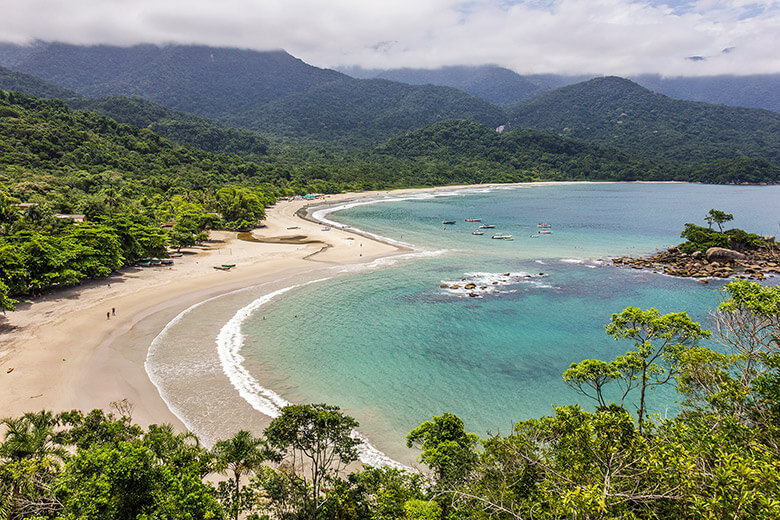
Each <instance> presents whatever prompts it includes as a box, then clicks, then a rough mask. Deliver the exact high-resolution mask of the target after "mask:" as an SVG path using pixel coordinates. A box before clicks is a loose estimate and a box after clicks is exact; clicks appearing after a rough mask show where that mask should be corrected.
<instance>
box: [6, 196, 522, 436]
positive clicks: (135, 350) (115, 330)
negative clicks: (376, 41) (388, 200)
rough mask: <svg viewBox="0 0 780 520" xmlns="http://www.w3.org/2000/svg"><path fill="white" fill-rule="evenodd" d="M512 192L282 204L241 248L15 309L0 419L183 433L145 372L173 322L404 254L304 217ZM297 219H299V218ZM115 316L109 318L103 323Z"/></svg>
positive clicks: (207, 246)
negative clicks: (333, 270)
mask: <svg viewBox="0 0 780 520" xmlns="http://www.w3.org/2000/svg"><path fill="white" fill-rule="evenodd" d="M522 184H529V185H533V184H535V183H522ZM517 185H518V184H491V185H457V186H446V187H434V188H419V189H402V190H392V191H369V192H359V193H341V194H336V195H329V196H327V197H326V198H324V199H319V200H316V201H309V200H294V201H279V202H277V203H276V204H275V205H274V206H272V207H269V208H267V214H266V219H265V221H264V226H263V227H260V228H256V229H254V230H253V231H252V236H253V237H254V238H257V239H259V240H258V241H246V240H240V239H239V238H237V233H234V232H225V231H216V232H212V233H211V234H210V239H209V241H207V242H206V243H204V244H202V245H201V246H199V247H195V248H187V249H184V250H183V252H184V253H185V254H184V256H183V257H181V258H177V259H175V261H174V264H173V266H170V267H151V268H141V267H124V268H122V269H121V270H119V271H117V272H115V273H113V274H112V275H110V276H108V277H106V278H102V279H95V280H85V281H83V282H82V283H81V284H80V285H78V286H75V287H70V288H65V289H61V290H56V291H52V292H50V293H48V294H46V295H45V297H44V298H43V299H41V300H35V301H33V302H31V303H25V302H24V301H22V302H20V304H19V305H18V306H17V310H16V311H13V312H8V313H7V315H6V316H5V317H4V318H0V340H1V341H2V344H1V346H0V367H2V368H1V369H0V370H1V371H0V377H2V384H0V403H2V405H0V406H1V407H0V417H16V416H20V415H22V414H24V413H27V412H32V411H38V410H41V409H45V410H50V411H53V412H60V411H67V410H72V409H79V410H82V411H83V412H89V411H90V410H92V409H94V408H100V409H103V410H109V409H110V407H111V403H112V402H118V401H121V400H123V399H127V400H129V401H130V402H131V403H132V405H133V414H132V419H133V421H134V422H136V423H138V424H140V425H141V426H144V427H146V426H148V425H149V424H160V423H170V424H172V425H173V426H174V428H175V429H176V430H177V431H186V429H187V428H186V426H185V424H184V423H183V422H182V421H181V420H180V419H179V418H178V417H177V416H176V414H175V413H174V412H173V411H172V410H171V409H170V408H169V407H168V404H167V403H166V402H165V400H164V399H163V397H162V396H161V395H160V393H159V391H158V388H157V387H156V386H155V384H154V383H153V382H152V380H151V378H150V377H149V374H148V373H147V371H146V368H145V362H146V358H147V353H148V350H149V348H150V346H151V344H152V341H153V340H154V339H155V338H156V337H157V336H158V335H159V334H160V333H161V332H162V331H163V329H165V327H166V326H167V325H168V324H169V323H170V322H171V321H172V320H173V319H174V318H175V317H176V316H178V315H179V314H180V313H182V312H183V311H185V310H186V309H188V308H190V307H192V306H194V305H196V304H198V303H200V302H203V301H205V300H208V299H210V298H214V297H218V296H220V295H225V294H228V293H230V292H233V291H236V290H237V289H240V288H243V287H246V286H248V285H252V286H257V285H261V284H263V283H270V282H272V281H274V280H278V279H280V278H284V279H292V280H306V279H307V273H314V272H315V271H317V270H318V269H320V268H322V267H323V266H340V265H343V266H346V265H359V264H370V263H371V262H373V261H375V260H377V259H380V258H385V257H389V256H394V255H398V254H403V253H405V252H407V251H408V249H407V248H405V247H404V246H403V245H400V244H393V243H390V242H386V241H382V240H380V239H378V238H379V237H375V236H371V235H370V234H366V233H361V232H359V230H353V229H344V228H342V227H332V228H331V229H329V230H327V231H325V230H323V229H322V227H323V224H321V223H319V222H318V221H317V220H315V219H314V218H313V217H312V216H311V215H310V214H309V209H308V208H311V207H319V206H325V205H328V206H330V205H335V204H343V203H347V202H349V201H354V200H357V199H366V198H369V197H378V196H392V197H395V196H401V195H415V194H421V193H439V192H452V191H458V190H463V189H479V188H482V189H495V188H501V187H506V188H509V187H513V186H517ZM302 210H303V211H306V217H302V216H301V215H299V212H300V211H302ZM295 235H305V236H306V240H302V241H300V243H298V242H295V241H285V240H282V241H276V240H272V241H264V240H263V239H267V238H279V237H282V238H284V237H289V236H295ZM356 237H360V239H361V242H362V246H361V247H360V248H359V249H358V248H356V247H352V246H354V245H355V242H356V240H355V238H356ZM223 263H231V264H232V263H235V264H237V265H236V267H235V268H233V269H231V270H230V271H229V272H223V271H218V270H215V269H213V267H214V266H218V265H221V264H223ZM309 276H310V275H309ZM112 309H116V314H115V315H111V316H110V317H108V318H107V317H104V315H105V314H106V313H110V312H111V310H112ZM9 369H13V370H11V371H10V372H9Z"/></svg>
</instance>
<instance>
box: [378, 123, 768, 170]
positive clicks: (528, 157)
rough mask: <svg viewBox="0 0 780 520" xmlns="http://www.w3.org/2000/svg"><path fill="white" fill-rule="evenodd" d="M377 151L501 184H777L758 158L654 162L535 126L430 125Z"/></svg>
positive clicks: (396, 138)
mask: <svg viewBox="0 0 780 520" xmlns="http://www.w3.org/2000/svg"><path fill="white" fill-rule="evenodd" d="M376 152H377V153H378V154H380V155H382V154H384V155H388V156H392V157H393V158H395V159H406V160H411V161H414V162H416V163H418V164H420V165H428V168H427V169H428V170H430V169H436V170H437V174H438V175H440V176H441V175H444V173H443V172H447V171H449V172H457V173H456V174H457V175H458V176H459V177H460V178H464V177H465V178H471V179H472V181H471V182H489V181H486V180H484V172H490V177H491V178H492V179H500V180H501V182H511V181H517V180H541V179H549V180H614V181H633V180H678V181H692V182H707V183H723V184H726V183H732V184H739V183H745V182H747V183H759V182H772V183H776V182H780V166H777V165H774V164H771V163H769V162H768V161H766V160H763V159H750V158H737V159H724V160H719V161H713V162H707V163H686V162H672V161H659V160H655V159H649V158H647V157H643V156H641V155H638V154H630V153H626V152H623V151H620V150H617V149H615V148H611V147H605V146H599V145H594V144H590V143H586V142H583V141H579V140H574V139H569V138H566V137H561V136H558V135H554V134H550V133H547V132H540V131H537V130H528V129H521V130H511V131H507V132H503V133H498V132H496V131H494V130H493V129H491V128H488V127H485V126H483V125H480V124H478V123H474V122H471V121H443V122H440V123H436V124H433V125H429V126H427V127H425V128H422V129H419V130H415V131H414V132H410V133H408V134H405V135H401V136H397V137H395V138H393V139H390V140H389V141H388V142H387V143H386V144H384V145H382V146H381V147H379V148H377V150H376ZM423 171H425V170H424V169H423ZM469 175H471V177H469ZM493 182H496V181H495V180H494V181H493Z"/></svg>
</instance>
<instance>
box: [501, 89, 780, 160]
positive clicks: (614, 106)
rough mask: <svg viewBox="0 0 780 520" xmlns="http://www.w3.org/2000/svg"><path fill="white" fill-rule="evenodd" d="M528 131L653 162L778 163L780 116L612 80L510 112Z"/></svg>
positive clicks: (518, 125) (513, 124)
mask: <svg viewBox="0 0 780 520" xmlns="http://www.w3.org/2000/svg"><path fill="white" fill-rule="evenodd" d="M508 127H509V128H534V129H537V130H544V131H549V132H554V133H557V134H560V135H562V136H565V137H571V138H575V139H582V140H584V141H587V142H591V143H595V144H601V145H607V146H613V147H616V148H619V149H621V150H625V151H627V152H630V153H637V154H643V155H647V156H650V157H654V158H656V159H660V160H673V161H683V162H710V161H714V160H717V159H730V158H737V157H759V158H763V159H766V160H769V161H771V162H772V163H773V164H776V165H777V164H780V114H776V113H774V112H770V111H768V110H759V109H753V108H738V107H727V106H723V105H712V104H708V103H699V102H692V101H682V100H675V99H671V98H669V97H667V96H664V95H662V94H656V93H654V92H651V91H650V90H648V89H645V88H643V87H641V86H639V85H637V84H636V83H634V82H632V81H629V80H626V79H622V78H617V77H606V78H597V79H593V80H590V81H586V82H583V83H578V84H575V85H570V86H567V87H563V88H560V89H558V90H555V91H553V92H550V93H547V94H544V95H542V96H539V97H537V98H534V99H533V100H530V101H528V102H526V103H523V104H521V105H520V106H518V107H517V108H515V109H513V110H511V111H510V117H509V124H508Z"/></svg>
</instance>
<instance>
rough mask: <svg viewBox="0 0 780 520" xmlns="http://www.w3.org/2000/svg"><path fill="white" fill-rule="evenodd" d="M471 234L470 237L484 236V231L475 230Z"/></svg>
mask: <svg viewBox="0 0 780 520" xmlns="http://www.w3.org/2000/svg"><path fill="white" fill-rule="evenodd" d="M471 234H472V235H484V234H485V232H484V231H480V230H476V231H472V232H471Z"/></svg>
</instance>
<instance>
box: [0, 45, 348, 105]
mask: <svg viewBox="0 0 780 520" xmlns="http://www.w3.org/2000/svg"><path fill="white" fill-rule="evenodd" d="M0 64H2V65H3V66H5V67H8V68H12V69H14V70H18V71H21V72H26V73H28V74H32V75H34V76H37V77H39V78H43V79H45V80H47V81H50V82H53V83H56V84H57V85H61V86H63V87H66V88H69V89H71V90H74V91H76V92H78V93H79V94H81V95H84V96H139V97H142V98H144V99H148V100H150V101H154V102H157V103H160V104H162V105H164V106H166V107H168V108H172V109H174V110H182V111H184V112H188V113H191V114H197V115H200V116H203V117H208V118H211V119H216V120H219V118H220V117H222V116H225V115H229V114H240V113H242V112H244V111H246V110H250V109H252V108H254V107H256V106H259V105H262V104H265V103H268V102H269V101H272V100H274V99H278V98H280V97H284V96H287V95H290V94H294V93H296V92H303V91H306V90H308V89H309V88H312V87H314V86H316V85H321V84H323V83H328V82H331V81H335V80H338V79H342V78H344V77H345V76H344V75H343V74H340V73H338V72H335V71H332V70H324V69H318V68H316V67H312V66H311V65H307V64H306V63H304V62H302V61H301V60H298V59H296V58H293V57H292V56H290V55H289V54H287V53H286V52H284V51H273V52H256V51H249V50H240V49H223V48H213V47H205V46H195V45H192V46H184V45H169V46H163V47H157V46H155V45H136V46H133V47H115V46H108V45H95V46H88V47H86V46H78V45H68V44H62V43H38V44H35V45H31V46H14V45H0Z"/></svg>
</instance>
